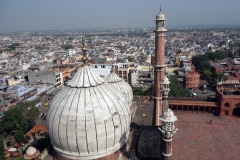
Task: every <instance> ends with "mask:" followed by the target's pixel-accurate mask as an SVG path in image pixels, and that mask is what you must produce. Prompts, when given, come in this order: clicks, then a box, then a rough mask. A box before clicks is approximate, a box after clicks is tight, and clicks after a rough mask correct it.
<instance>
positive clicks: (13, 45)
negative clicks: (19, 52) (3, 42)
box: [5, 43, 20, 50]
mask: <svg viewBox="0 0 240 160" xmlns="http://www.w3.org/2000/svg"><path fill="white" fill-rule="evenodd" d="M16 46H20V44H19V43H13V44H12V45H10V46H8V48H9V49H10V50H15V47H16ZM5 50H6V49H5Z"/></svg>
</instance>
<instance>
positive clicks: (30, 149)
mask: <svg viewBox="0 0 240 160" xmlns="http://www.w3.org/2000/svg"><path fill="white" fill-rule="evenodd" d="M36 152H37V150H36V148H34V147H29V148H28V149H27V151H26V153H27V155H33V154H35V153H36Z"/></svg>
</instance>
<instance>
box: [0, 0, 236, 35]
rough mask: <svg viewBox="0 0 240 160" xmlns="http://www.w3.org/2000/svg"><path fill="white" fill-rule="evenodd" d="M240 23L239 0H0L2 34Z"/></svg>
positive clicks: (0, 29) (0, 30)
mask: <svg viewBox="0 0 240 160" xmlns="http://www.w3.org/2000/svg"><path fill="white" fill-rule="evenodd" d="M160 4H161V6H162V12H163V13H164V14H165V16H166V18H167V21H166V27H167V28H168V27H178V26H183V25H195V26H196V25H198V26H201V25H228V24H232V25H234V24H238V25H239V24H240V17H239V16H240V0H0V32H9V31H34V30H44V29H61V30H62V29H83V28H84V29H87V28H121V27H151V26H154V25H155V24H154V19H155V16H156V14H157V13H158V12H159V8H160Z"/></svg>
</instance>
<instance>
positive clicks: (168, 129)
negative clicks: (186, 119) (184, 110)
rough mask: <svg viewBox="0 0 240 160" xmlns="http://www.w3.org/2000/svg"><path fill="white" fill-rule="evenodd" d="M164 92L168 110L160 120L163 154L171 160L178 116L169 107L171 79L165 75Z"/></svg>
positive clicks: (164, 101)
mask: <svg viewBox="0 0 240 160" xmlns="http://www.w3.org/2000/svg"><path fill="white" fill-rule="evenodd" d="M161 84H162V86H163V87H162V90H161V91H162V94H163V98H164V99H163V106H164V109H165V108H166V110H165V111H164V112H163V114H162V115H161V116H160V117H159V120H160V121H162V125H161V126H160V127H159V130H160V131H161V132H162V147H163V148H162V155H163V158H162V159H163V160H171V156H172V137H173V134H174V133H176V131H177V130H178V129H177V128H175V126H174V122H175V121H177V117H176V116H175V115H174V113H173V111H172V110H171V109H170V108H169V107H168V100H167V97H168V93H169V91H170V89H169V84H170V82H169V80H168V78H167V77H166V76H165V77H164V78H163V79H162V82H161Z"/></svg>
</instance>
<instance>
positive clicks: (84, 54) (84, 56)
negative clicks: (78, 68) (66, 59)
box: [82, 35, 88, 67]
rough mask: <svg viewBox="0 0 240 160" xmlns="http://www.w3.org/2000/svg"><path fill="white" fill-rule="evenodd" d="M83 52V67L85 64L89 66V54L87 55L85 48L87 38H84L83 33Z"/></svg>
mask: <svg viewBox="0 0 240 160" xmlns="http://www.w3.org/2000/svg"><path fill="white" fill-rule="evenodd" d="M82 53H83V56H82V61H83V65H82V66H83V67H84V66H88V64H87V60H88V58H87V56H86V48H85V39H84V35H82Z"/></svg>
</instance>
